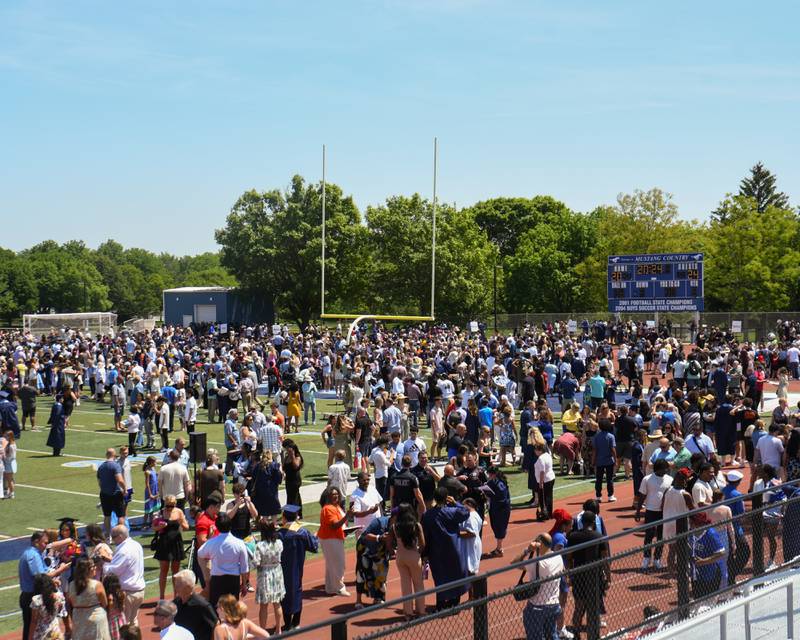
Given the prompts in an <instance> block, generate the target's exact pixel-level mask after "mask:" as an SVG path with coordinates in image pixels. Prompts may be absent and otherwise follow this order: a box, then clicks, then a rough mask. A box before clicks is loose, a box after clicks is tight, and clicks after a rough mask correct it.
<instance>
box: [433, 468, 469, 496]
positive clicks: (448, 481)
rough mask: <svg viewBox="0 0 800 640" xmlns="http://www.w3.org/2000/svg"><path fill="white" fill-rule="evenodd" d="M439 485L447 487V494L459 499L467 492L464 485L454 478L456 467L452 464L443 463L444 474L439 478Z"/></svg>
mask: <svg viewBox="0 0 800 640" xmlns="http://www.w3.org/2000/svg"><path fill="white" fill-rule="evenodd" d="M439 486H440V487H444V488H445V489H447V494H448V495H450V496H452V497H453V498H455V499H456V500H460V499H461V498H462V497H463V496H464V494H465V493H466V492H467V487H466V485H465V484H464V483H463V482H461V480H459V479H458V478H456V469H455V467H454V466H453V465H452V464H446V465H444V475H443V476H442V477H441V478H440V479H439Z"/></svg>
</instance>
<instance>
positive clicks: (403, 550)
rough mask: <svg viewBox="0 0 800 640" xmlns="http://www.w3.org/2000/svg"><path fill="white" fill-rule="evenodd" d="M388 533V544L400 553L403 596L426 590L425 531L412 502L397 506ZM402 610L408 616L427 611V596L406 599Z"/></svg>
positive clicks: (398, 560)
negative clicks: (424, 578) (424, 565)
mask: <svg viewBox="0 0 800 640" xmlns="http://www.w3.org/2000/svg"><path fill="white" fill-rule="evenodd" d="M389 535H390V538H389V544H390V546H392V547H394V548H395V549H396V553H397V557H396V559H395V563H396V565H397V572H398V573H399V574H400V589H401V591H402V594H403V596H408V595H411V594H412V593H419V592H421V591H424V590H425V585H424V582H423V574H422V571H423V567H422V556H423V555H424V553H425V534H424V533H423V531H422V525H421V524H420V523H419V521H418V520H417V512H416V510H415V509H413V508H412V507H411V505H409V504H407V503H405V502H404V503H403V504H401V505H399V506H398V507H397V514H396V515H395V520H394V523H393V524H392V525H391V527H390V528H389ZM403 614H404V615H405V617H406V620H409V619H411V618H412V617H413V616H414V615H417V616H421V615H424V614H425V596H417V597H416V598H415V599H414V601H413V603H412V601H411V600H406V601H405V602H403Z"/></svg>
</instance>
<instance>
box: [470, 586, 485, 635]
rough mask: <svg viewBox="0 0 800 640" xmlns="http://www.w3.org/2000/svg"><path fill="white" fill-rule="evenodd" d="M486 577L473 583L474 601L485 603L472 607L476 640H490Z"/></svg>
mask: <svg viewBox="0 0 800 640" xmlns="http://www.w3.org/2000/svg"><path fill="white" fill-rule="evenodd" d="M487 591H488V589H487V584H486V577H485V576H484V577H482V578H478V579H477V580H475V582H473V583H472V599H473V600H481V599H483V602H481V603H479V604H476V605H475V606H474V607H472V637H473V639H474V640H489V605H488V603H487V602H486V600H485V598H486V594H487Z"/></svg>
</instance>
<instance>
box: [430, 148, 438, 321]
mask: <svg viewBox="0 0 800 640" xmlns="http://www.w3.org/2000/svg"><path fill="white" fill-rule="evenodd" d="M438 162H439V141H438V140H437V138H434V139H433V224H432V225H431V227H432V233H431V318H433V317H434V315H433V311H434V300H435V297H436V171H437V165H438Z"/></svg>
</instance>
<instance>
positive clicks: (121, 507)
mask: <svg viewBox="0 0 800 640" xmlns="http://www.w3.org/2000/svg"><path fill="white" fill-rule="evenodd" d="M124 498H125V496H124V495H123V494H122V493H121V492H120V493H115V494H114V495H113V496H109V495H107V494H105V493H101V494H100V506H101V507H102V509H103V516H104V517H106V518H110V517H111V514H112V513H113V514H114V515H115V516H117V517H118V518H124V517H125V499H124Z"/></svg>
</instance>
